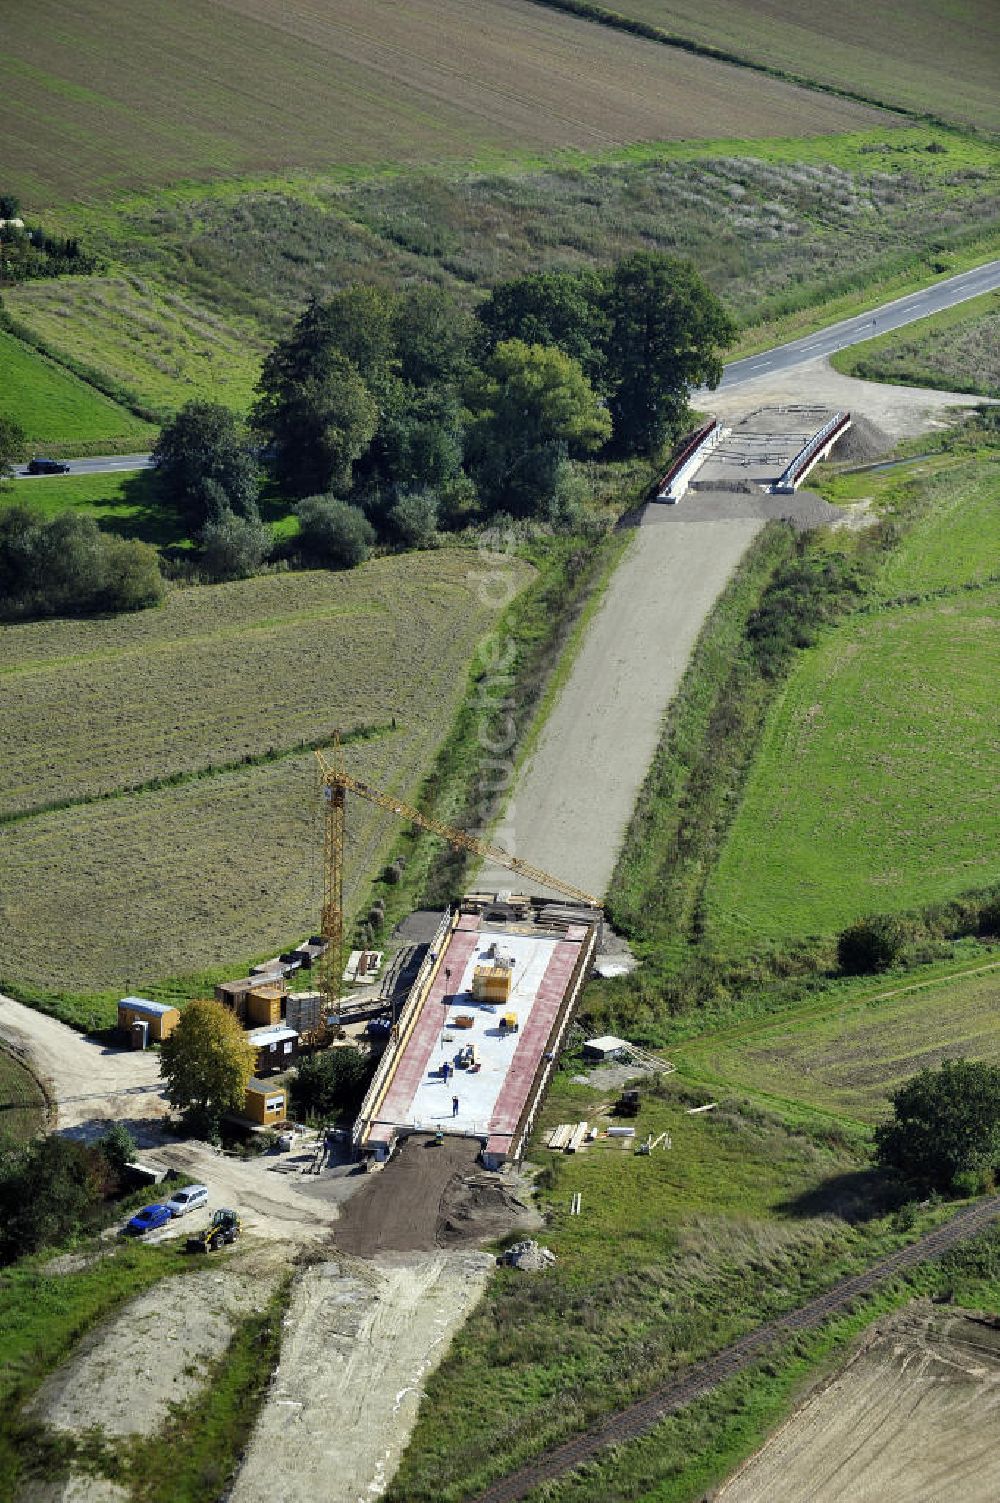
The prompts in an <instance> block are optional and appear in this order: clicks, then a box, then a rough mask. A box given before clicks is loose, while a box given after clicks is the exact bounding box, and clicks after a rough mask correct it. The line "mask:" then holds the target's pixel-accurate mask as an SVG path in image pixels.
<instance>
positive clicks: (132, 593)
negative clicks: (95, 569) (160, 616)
mask: <svg viewBox="0 0 1000 1503" xmlns="http://www.w3.org/2000/svg"><path fill="white" fill-rule="evenodd" d="M104 563H105V580H104V590H103V595H102V605H103V609H104V610H108V611H142V610H145V609H146V608H147V606H151V605H159V603H160V601H161V600H162V599H163V596H164V593H165V589H166V586H165V585H164V582H163V575H162V574H161V573H160V560H159V556H158V554H157V552H156V549H155V548H154V547H153V546H152V544H151V543H142V542H140V541H139V539H138V538H114V537H111V538H105V539H104Z"/></svg>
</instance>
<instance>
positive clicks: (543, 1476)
mask: <svg viewBox="0 0 1000 1503" xmlns="http://www.w3.org/2000/svg"><path fill="white" fill-rule="evenodd" d="M997 1217H1000V1196H997V1197H995V1198H994V1199H992V1200H987V1201H983V1202H981V1203H980V1204H978V1205H973V1206H967V1207H965V1208H964V1209H963V1210H961V1211H959V1212H958V1214H957V1215H955V1216H953V1217H952V1219H951V1220H950V1221H948V1222H946V1223H945V1225H944V1226H940V1227H938V1228H937V1229H936V1230H935V1231H933V1232H928V1233H927V1234H926V1236H923V1237H921V1238H920V1239H919V1240H918V1241H917V1242H911V1243H910V1244H909V1246H907V1247H903V1248H900V1249H899V1250H898V1251H897V1252H894V1253H891V1254H890V1255H889V1257H887V1258H883V1259H881V1261H880V1262H878V1263H875V1264H874V1265H873V1266H872V1267H871V1268H869V1269H868V1270H867V1271H866V1272H865V1273H862V1274H857V1275H855V1276H854V1277H853V1278H849V1279H842V1280H841V1281H840V1283H838V1284H835V1285H834V1286H833V1288H832V1289H829V1290H827V1292H826V1294H821V1295H819V1296H818V1297H817V1298H816V1299H813V1300H810V1301H809V1303H808V1304H805V1305H802V1306H800V1308H799V1309H797V1310H792V1311H790V1312H789V1313H788V1314H787V1315H783V1316H781V1317H780V1319H778V1320H774V1321H770V1322H768V1324H766V1325H763V1326H758V1328H757V1329H756V1330H755V1331H750V1332H749V1333H748V1334H747V1335H746V1336H743V1337H741V1338H740V1340H739V1341H736V1342H734V1343H733V1344H732V1345H731V1346H728V1347H725V1348H724V1349H723V1350H722V1351H721V1352H716V1354H715V1355H714V1356H713V1357H709V1358H707V1359H706V1360H705V1361H704V1362H699V1363H696V1364H695V1365H694V1366H693V1367H692V1368H690V1369H689V1370H688V1371H687V1372H686V1373H685V1374H683V1375H682V1376H681V1377H679V1378H676V1379H675V1380H674V1381H673V1382H672V1383H668V1384H666V1385H665V1387H663V1388H659V1389H656V1390H655V1391H654V1392H653V1393H651V1394H650V1395H649V1396H648V1397H647V1398H645V1399H640V1400H639V1401H638V1402H637V1403H635V1404H630V1405H628V1407H627V1408H625V1409H620V1410H619V1411H618V1412H617V1414H614V1415H612V1416H611V1417H610V1419H607V1420H605V1421H603V1423H602V1424H600V1425H597V1426H595V1427H594V1428H593V1429H591V1430H587V1431H585V1432H584V1433H583V1434H582V1435H577V1436H575V1437H574V1438H573V1439H572V1440H569V1441H566V1442H564V1443H563V1444H562V1445H560V1446H554V1447H552V1448H551V1449H550V1450H548V1451H545V1452H543V1453H542V1455H541V1456H539V1457H538V1458H537V1459H536V1460H535V1461H533V1462H531V1463H530V1464H529V1465H527V1466H523V1467H519V1468H518V1470H517V1471H516V1472H512V1473H511V1474H510V1476H508V1477H504V1478H503V1479H502V1480H501V1481H499V1482H497V1483H494V1485H493V1486H492V1487H489V1488H487V1489H486V1491H485V1492H484V1493H481V1494H480V1495H479V1497H478V1498H477V1499H476V1500H475V1503H520V1500H521V1499H522V1498H526V1497H527V1496H528V1494H529V1493H530V1492H533V1491H534V1489H535V1488H537V1487H541V1486H542V1485H543V1484H544V1483H547V1482H552V1481H554V1479H555V1478H557V1477H561V1476H563V1475H564V1474H565V1473H566V1472H570V1471H573V1470H574V1469H575V1468H576V1467H578V1466H582V1465H583V1463H584V1462H586V1461H588V1460H589V1459H590V1458H591V1457H592V1456H594V1455H595V1454H596V1453H597V1452H598V1451H602V1450H604V1449H605V1447H607V1446H612V1445H622V1444H624V1443H626V1442H627V1441H630V1440H637V1439H638V1438H639V1436H641V1435H646V1434H648V1433H649V1431H650V1430H654V1429H655V1428H656V1426H657V1425H658V1424H659V1423H660V1421H661V1420H664V1419H666V1418H667V1416H668V1415H670V1414H675V1413H676V1412H677V1410H678V1409H683V1408H685V1407H686V1406H687V1405H688V1404H692V1403H694V1401H695V1400H696V1399H700V1398H702V1397H704V1395H705V1394H707V1393H711V1391H712V1390H713V1389H714V1388H717V1387H718V1386H719V1384H720V1383H723V1382H725V1380H726V1379H727V1378H733V1377H736V1375H737V1374H738V1373H741V1372H743V1371H744V1370H745V1369H746V1368H748V1367H750V1366H751V1365H752V1364H753V1363H754V1362H756V1361H758V1360H759V1358H760V1357H761V1356H763V1355H764V1354H765V1353H766V1352H767V1351H768V1350H769V1349H770V1348H772V1347H773V1346H774V1345H775V1343H776V1342H778V1341H781V1340H783V1339H784V1338H786V1337H787V1336H788V1335H789V1333H791V1332H794V1331H808V1330H814V1329H816V1327H818V1326H821V1325H822V1324H823V1322H824V1321H826V1320H827V1319H828V1318H829V1317H830V1316H831V1315H836V1314H839V1313H840V1312H841V1311H843V1310H844V1309H846V1308H847V1307H848V1306H849V1305H851V1304H852V1303H853V1302H854V1301H855V1300H857V1299H858V1298H860V1297H861V1296H863V1295H865V1294H867V1293H868V1292H869V1291H870V1290H871V1289H873V1288H874V1287H875V1285H876V1284H879V1283H881V1282H882V1281H883V1280H884V1279H887V1278H890V1277H892V1275H894V1274H896V1273H899V1272H900V1271H901V1270H902V1269H904V1268H911V1267H913V1266H914V1264H916V1263H923V1262H927V1261H928V1260H930V1259H932V1258H938V1257H940V1256H941V1255H942V1254H943V1253H945V1252H947V1251H948V1250H949V1248H951V1247H953V1246H954V1245H955V1244H956V1243H958V1242H961V1241H964V1240H965V1239H966V1238H967V1237H972V1236H975V1235H976V1233H977V1232H981V1231H982V1230H983V1229H984V1228H985V1227H986V1226H987V1225H988V1224H989V1223H990V1222H991V1221H994V1220H995V1219H996V1218H997ZM840 1496H841V1497H844V1496H846V1494H844V1493H841V1494H840ZM852 1496H853V1495H852ZM925 1496H926V1495H925ZM991 1496H995V1494H994V1495H991Z"/></svg>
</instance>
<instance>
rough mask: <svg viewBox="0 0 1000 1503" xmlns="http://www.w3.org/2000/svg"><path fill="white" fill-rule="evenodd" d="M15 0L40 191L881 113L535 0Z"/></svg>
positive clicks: (836, 122)
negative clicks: (121, 0) (166, 0)
mask: <svg viewBox="0 0 1000 1503" xmlns="http://www.w3.org/2000/svg"><path fill="white" fill-rule="evenodd" d="M3 9H4V15H3V19H2V22H0V41H2V44H3V45H2V46H0V55H2V57H3V59H4V61H0V133H2V139H3V142H4V180H5V184H6V186H7V187H8V188H12V189H14V190H15V191H18V192H20V193H22V194H23V195H24V196H25V197H26V198H30V199H31V200H32V201H33V203H35V204H42V203H44V202H45V201H46V200H47V199H49V198H51V197H52V196H62V197H73V198H79V197H88V196H101V195H105V194H107V193H108V192H109V191H113V190H115V189H121V188H127V187H142V186H148V185H153V184H160V183H166V182H170V181H176V180H178V179H186V180H190V179H201V180H204V179H207V178H213V177H220V176H227V175H230V176H231V175H234V174H242V175H245V174H247V173H264V172H289V171H296V170H302V169H310V168H312V169H330V168H335V167H337V166H340V165H343V164H353V163H378V162H384V161H407V162H420V161H428V160H436V159H441V158H461V159H468V158H469V157H470V156H476V155H482V154H484V153H490V152H494V151H497V150H500V151H509V150H511V149H518V150H524V149H527V150H537V149H545V148H552V147H580V148H584V149H590V150H593V149H600V148H602V147H605V146H614V145H621V144H624V143H627V142H630V141H642V140H670V139H678V138H689V137H706V136H709V137H720V136H725V137H730V136H744V137H750V136H772V135H773V136H792V135H794V136H799V135H815V134H822V133H826V132H837V131H845V130H858V129H862V128H864V127H865V126H870V125H872V124H873V123H876V122H877V121H878V120H879V119H881V118H883V117H881V116H880V115H879V114H878V113H877V112H875V111H872V110H868V109H866V108H864V107H859V106H857V105H854V104H851V103H849V102H847V101H844V100H838V99H833V98H830V97H824V96H823V95H822V94H812V93H809V92H808V91H806V90H802V89H797V88H795V87H792V86H790V85H785V84H783V83H780V82H777V81H770V80H767V79H762V78H760V77H755V76H753V75H752V74H748V73H745V72H744V71H742V70H740V69H734V68H732V67H730V66H728V65H726V64H724V63H716V62H714V61H711V60H705V59H701V58H697V57H693V56H691V55H690V54H686V53H683V52H674V51H673V50H672V49H670V48H667V47H663V46H661V45H659V44H658V43H656V42H650V41H645V40H643V39H641V38H638V37H631V36H627V35H624V34H622V33H618V32H615V31H612V30H609V29H608V28H606V27H602V26H595V25H594V24H592V23H591V22H588V21H585V20H581V19H578V18H576V17H573V16H568V15H564V14H561V13H559V12H557V11H550V10H547V9H545V8H544V7H542V6H537V5H533V4H530V3H527V0H399V3H394V0H284V3H283V4H282V5H280V6H278V5H275V4H274V3H273V0H172V3H171V4H170V5H169V6H164V5H163V4H161V3H160V0H130V3H129V4H128V5H120V4H117V3H115V0H36V3H34V4H32V5H30V6H29V5H27V4H23V3H22V4H15V5H13V6H11V5H7V6H5V7H3Z"/></svg>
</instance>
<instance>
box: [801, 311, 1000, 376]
mask: <svg viewBox="0 0 1000 1503" xmlns="http://www.w3.org/2000/svg"><path fill="white" fill-rule="evenodd" d="M831 364H832V365H833V368H834V370H838V371H841V372H842V373H843V374H844V375H845V376H857V377H858V378H859V379H860V380H862V381H888V382H891V383H893V384H894V385H897V386H921V387H923V386H931V387H938V388H940V389H942V390H945V391H967V392H970V393H972V394H973V395H977V396H983V397H998V396H1000V292H988V293H985V294H984V296H982V297H976V298H970V299H969V300H968V302H964V303H959V304H958V305H957V306H956V307H954V308H948V309H946V310H945V311H944V312H943V313H935V314H933V315H932V316H931V317H930V318H922V319H921V320H920V321H919V323H917V324H915V325H912V326H908V327H907V328H905V329H897V330H895V331H894V332H893V333H892V334H883V335H882V336H881V337H880V338H878V339H869V340H866V341H865V343H864V345H863V347H862V348H860V349H856V348H855V349H850V350H840V351H838V353H837V354H836V355H834V356H832V357H831Z"/></svg>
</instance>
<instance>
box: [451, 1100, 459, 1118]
mask: <svg viewBox="0 0 1000 1503" xmlns="http://www.w3.org/2000/svg"><path fill="white" fill-rule="evenodd" d="M451 1115H452V1116H453V1117H457V1116H458V1097H457V1096H453V1097H452V1098H451Z"/></svg>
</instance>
